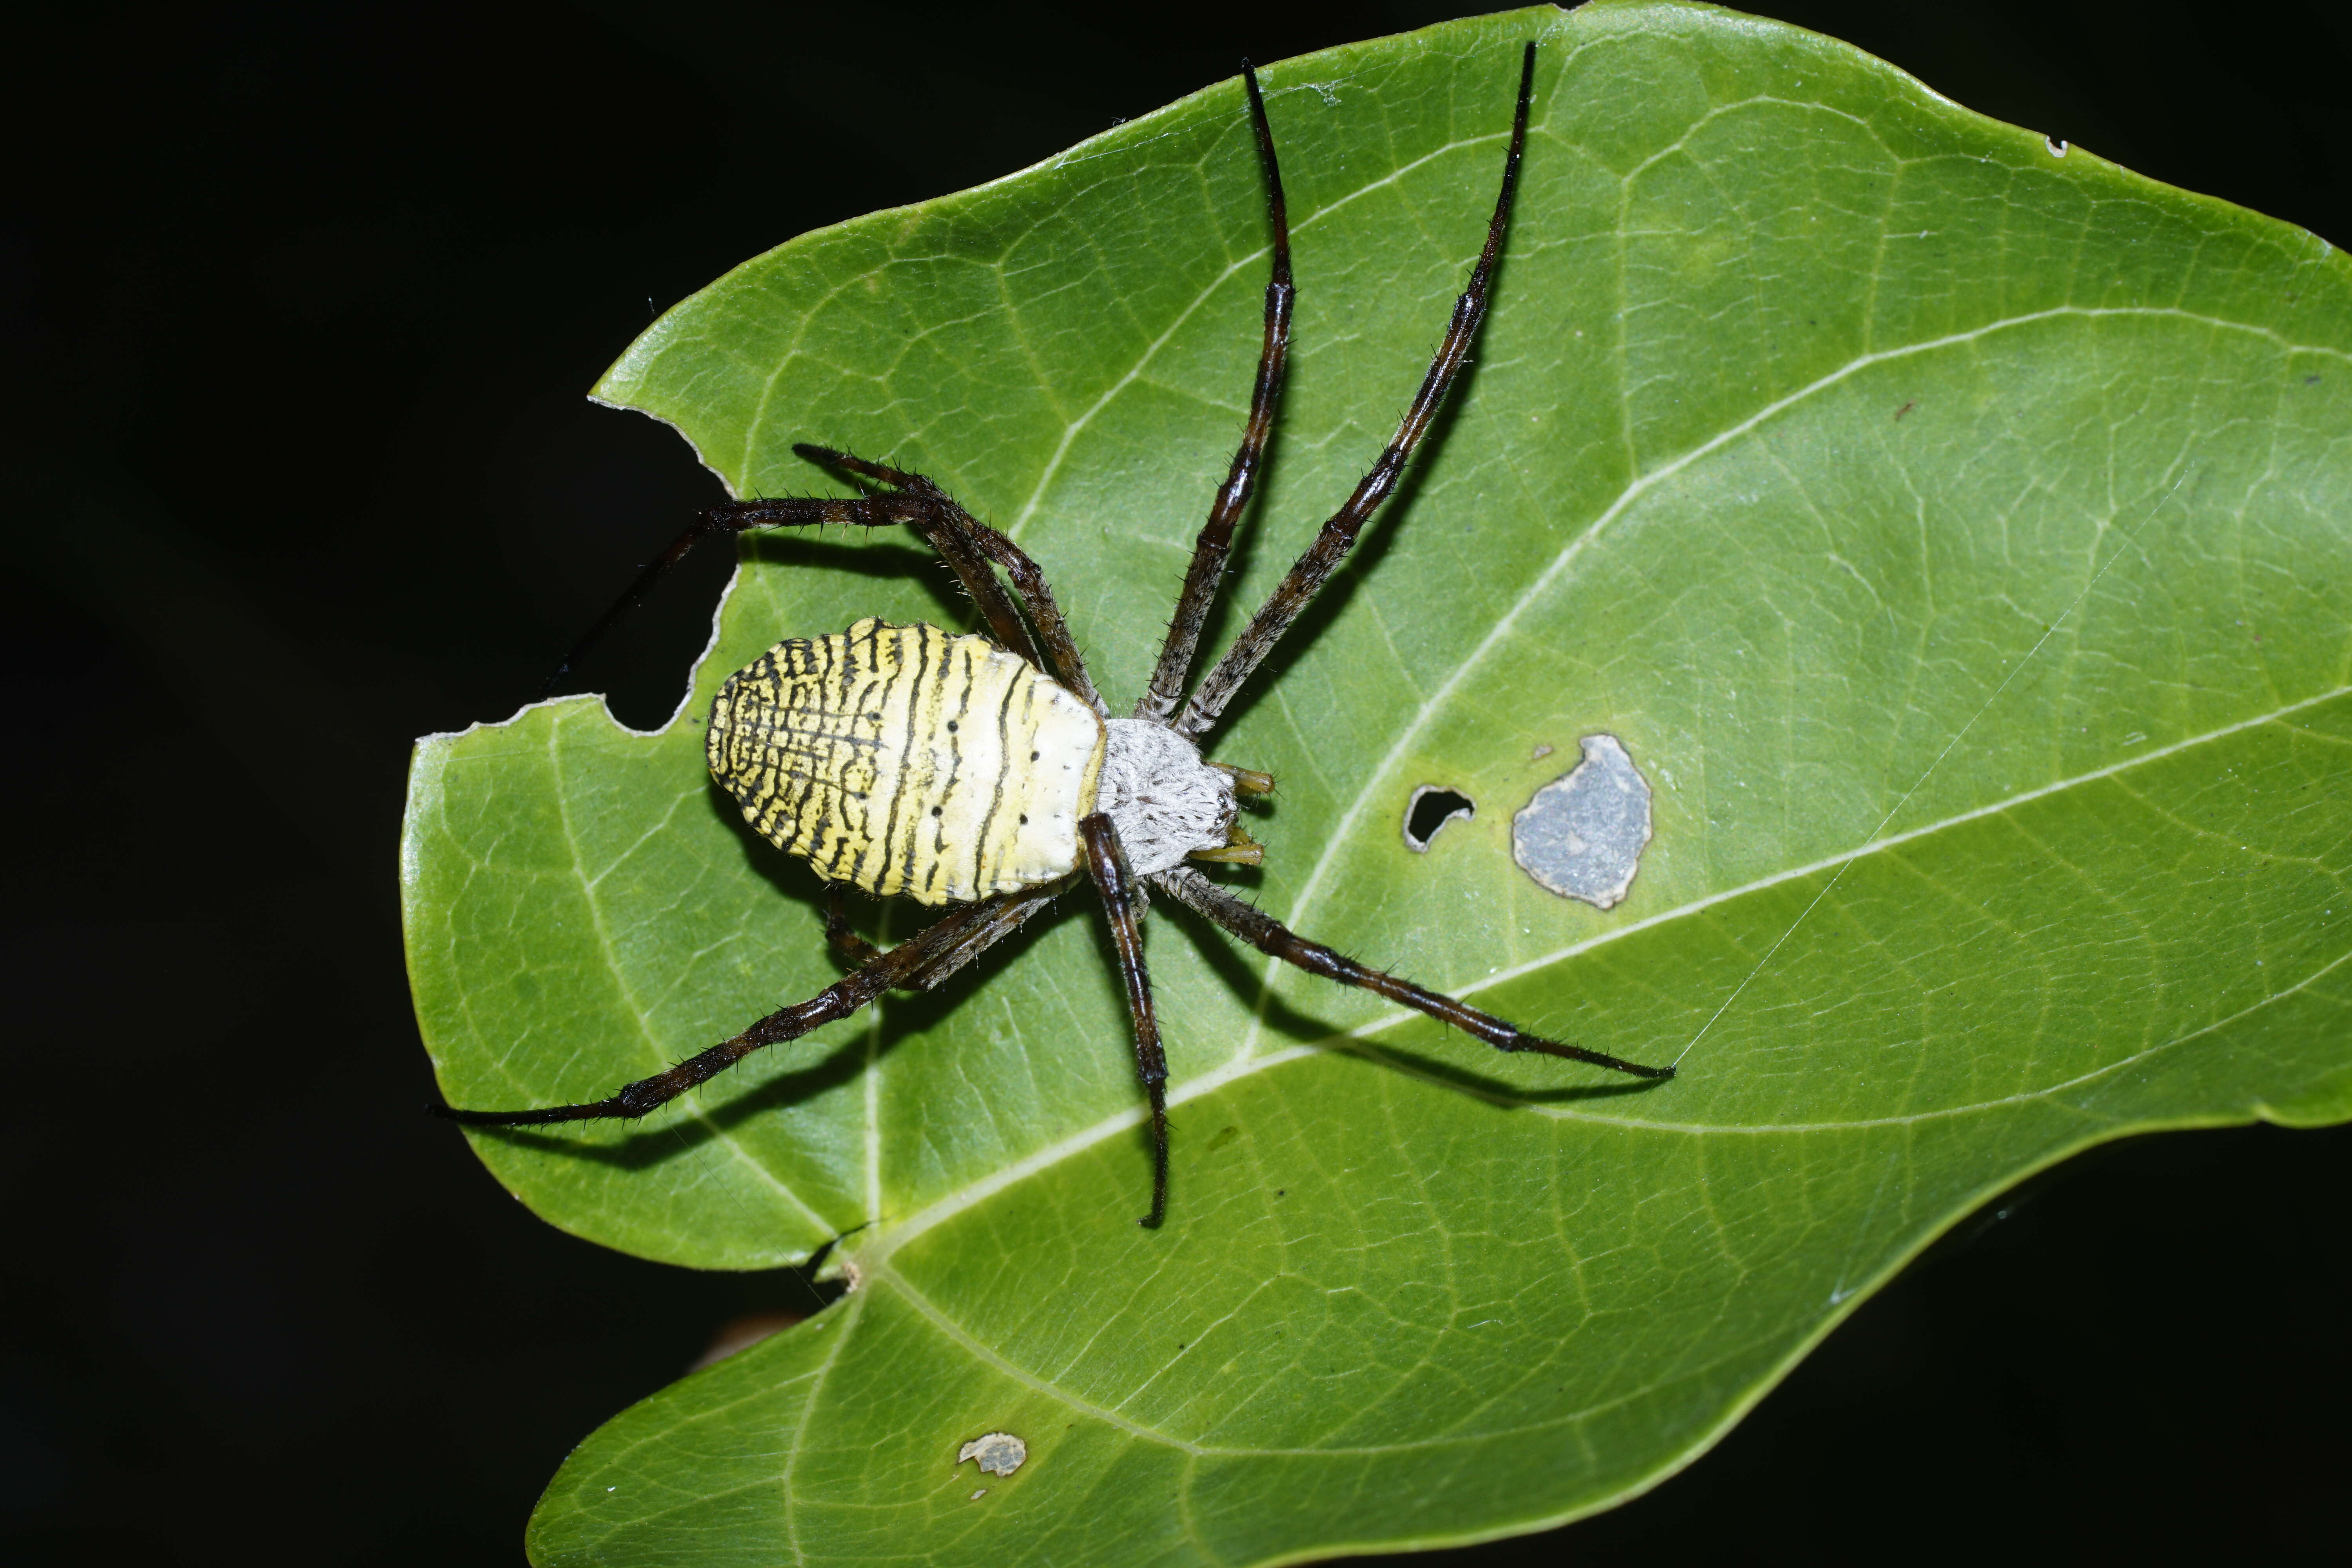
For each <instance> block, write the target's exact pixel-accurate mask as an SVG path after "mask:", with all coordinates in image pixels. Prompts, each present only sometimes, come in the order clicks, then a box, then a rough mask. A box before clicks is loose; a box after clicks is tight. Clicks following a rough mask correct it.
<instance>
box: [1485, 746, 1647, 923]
mask: <svg viewBox="0 0 2352 1568" xmlns="http://www.w3.org/2000/svg"><path fill="white" fill-rule="evenodd" d="M1579 744H1580V746H1581V747H1582V748H1583V752H1584V756H1583V760H1582V761H1580V762H1579V763H1577V764H1576V766H1575V767H1573V768H1571V769H1570V770H1569V771H1568V772H1567V773H1562V774H1561V775H1560V776H1559V777H1558V778H1556V779H1554V780H1552V781H1551V783H1549V784H1546V785H1544V786H1543V788H1541V789H1539V790H1538V791H1536V793H1535V798H1534V799H1532V800H1530V801H1528V804H1527V805H1526V806H1525V807H1524V808H1522V809H1521V810H1520V812H1519V814H1518V815H1517V816H1514V817H1512V818H1511V858H1512V859H1514V860H1516V861H1517V862H1518V863H1519V868H1520V869H1521V870H1523V871H1525V872H1527V874H1528V876H1530V877H1533V878H1534V879H1536V884H1537V885H1538V887H1541V888H1544V889H1548V890H1549V891H1551V892H1555V893H1558V894H1559V896H1560V897H1562V898H1564V899H1581V900H1584V901H1585V902H1586V903H1588V904H1591V906H1592V907H1593V908H1595V909H1598V910H1605V909H1607V908H1609V907H1610V906H1611V905H1612V904H1614V903H1616V902H1617V901H1618V900H1622V898H1624V896H1625V892H1626V889H1629V888H1631V887H1632V886H1633V873H1634V872H1635V871H1636V870H1638V869H1639V868H1640V867H1641V861H1642V851H1643V848H1644V847H1646V846H1647V845H1648V844H1649V842H1650V781H1649V780H1647V779H1645V778H1643V776H1642V773H1641V770H1640V769H1639V768H1636V767H1635V766H1634V765H1633V758H1632V757H1630V756H1628V755H1626V754H1625V748H1624V747H1623V746H1622V745H1620V744H1619V743H1618V741H1617V737H1616V736H1614V735H1587V736H1585V737H1584V738H1583V740H1582V741H1580V742H1579Z"/></svg>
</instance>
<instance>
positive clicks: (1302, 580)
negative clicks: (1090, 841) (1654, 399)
mask: <svg viewBox="0 0 2352 1568" xmlns="http://www.w3.org/2000/svg"><path fill="white" fill-rule="evenodd" d="M1535 79H1536V47H1535V45H1534V44H1533V43H1532V42H1530V43H1529V44H1528V47H1527V53H1526V55H1525V57H1524V58H1522V60H1521V62H1520V66H1519V100H1518V108H1517V110H1516V111H1515V112H1514V114H1513V115H1512V118H1511V150H1510V152H1509V153H1508V154H1507V156H1506V157H1505V158H1504V160H1503V188H1502V191H1501V194H1500V195H1497V196H1496V198H1495V215H1494V216H1493V217H1492V218H1490V219H1488V220H1487V224H1486V248H1485V249H1483V250H1481V251H1480V252H1479V253H1478V265H1477V266H1476V267H1475V268H1472V269H1471V273H1470V286H1469V287H1468V288H1467V289H1464V290H1463V293H1462V297H1461V298H1460V299H1459V300H1455V301H1454V319H1453V321H1451V322H1449V323H1448V324H1447V326H1446V329H1445V341H1444V342H1442V343H1441V344H1439V345H1438V350H1437V357H1436V359H1434V360H1433V361H1432V362H1431V363H1430V366H1429V374H1428V375H1426V376H1425V377H1423V380H1422V384H1421V391H1420V392H1419V393H1417V394H1415V395H1414V396H1413V400H1412V407H1410V408H1408V409H1406V410H1405V416H1404V419H1403V422H1402V424H1400V425H1398V426H1397V433H1396V436H1395V437H1394V438H1393V439H1391V441H1390V442H1389V445H1388V449H1387V450H1386V451H1384V452H1382V453H1381V459H1380V461H1379V462H1377V463H1374V464H1373V465H1372V471H1371V472H1370V473H1368V474H1366V475H1365V476H1364V477H1363V479H1362V481H1361V482H1360V483H1359V484H1358V485H1357V486H1356V493H1355V494H1353V495H1351V496H1349V498H1348V502H1347V504H1346V505H1345V506H1343V507H1341V508H1340V509H1339V510H1338V511H1336V512H1334V513H1333V514H1332V515H1331V520H1330V521H1328V522H1326V523H1325V524H1324V525H1323V530H1322V531H1321V532H1320V533H1318V534H1317V535H1316V538H1315V542H1314V543H1313V544H1311V545H1309V546H1308V547H1307V553H1306V554H1304V555H1301V556H1300V557H1299V558H1298V561H1297V564H1295V565H1293V566H1292V567H1291V569H1290V572H1289V574H1288V575H1286V576H1285V577H1284V578H1283V580H1282V581H1281V583H1280V584H1276V588H1275V590H1274V592H1273V593H1272V594H1271V595H1268V596H1267V598H1266V601H1265V604H1264V605H1261V606H1260V607H1259V609H1258V612H1257V614H1256V615H1255V616H1252V617H1250V623H1249V625H1248V626H1244V628H1243V629H1242V635H1241V636H1240V637H1236V638H1234V646H1233V647H1231V648H1230V649H1228V650H1227V651H1226V654H1225V657H1224V658H1223V659H1222V660H1220V661H1219V662H1218V664H1217V667H1216V668H1214V669H1213V670H1211V671H1210V672H1209V674H1208V677H1207V679H1204V680H1202V682H1201V684H1200V687H1199V688H1198V689H1196V690H1194V691H1193V693H1192V701H1191V702H1190V703H1188V704H1186V706H1185V709H1184V716H1183V717H1182V718H1181V720H1179V721H1177V723H1176V726H1175V728H1176V730H1177V731H1178V732H1179V733H1181V734H1185V735H1194V736H1197V735H1200V734H1202V732H1204V731H1206V730H1207V729H1208V728H1209V726H1211V725H1212V724H1214V723H1215V722H1216V721H1217V717H1218V715H1219V714H1221V713H1223V711H1224V710H1225V704H1226V703H1228V702H1230V701H1232V700H1233V699H1234V693H1235V692H1236V691H1238V690H1240V689H1241V685H1242V683H1243V682H1244V681H1245V680H1247V679H1249V678H1250V675H1251V673H1252V672H1253V671H1255V669H1256V668H1257V667H1258V666H1259V665H1260V664H1262V663H1264V662H1265V657H1266V656H1267V655H1268V654H1270V653H1272V652H1273V651H1274V647H1275V645H1276V643H1278V642H1280V641H1281V640H1282V634H1283V633H1284V632H1286V631H1287V630H1289V629H1290V623H1291V622H1293V621H1295V620H1297V618H1298V615H1299V612H1300V611H1302V610H1304V609H1305V608H1306V607H1307V604H1308V602H1309V601H1310V600H1312V599H1313V598H1314V597H1315V594H1316V590H1318V589H1319V588H1320V587H1322V585H1323V583H1324V580H1325V579H1327V578H1328V577H1329V576H1330V575H1331V574H1332V572H1333V571H1334V570H1335V569H1337V568H1338V566H1339V563H1340V562H1341V561H1342V560H1344V559H1346V557H1347V554H1348V552H1349V549H1350V548H1352V547H1353V546H1354V544H1355V542H1356V536H1357V534H1359V533H1360V532H1361V531H1363V527H1364V523H1365V522H1366V521H1367V520H1369V519H1370V517H1371V515H1372V513H1373V512H1374V511H1375V510H1378V509H1379V507H1380V504H1381V502H1382V501H1384V500H1387V499H1388V497H1389V493H1390V492H1391V490H1393V489H1396V482H1397V479H1398V477H1399V476H1400V475H1402V473H1403V472H1404V465H1405V460H1406V459H1407V458H1411V457H1412V451H1413V448H1414V447H1417V446H1419V445H1420V444H1421V438H1422V437H1423V436H1425V435H1427V434H1428V433H1429V426H1430V424H1431V422H1432V421H1433V420H1434V419H1435V418H1436V417H1437V411H1438V409H1439V408H1440V407H1441V406H1443V405H1444V402H1445V394H1446V392H1447V390H1448V389H1450V388H1451V387H1452V386H1453V384H1454V375H1455V374H1456V373H1458V372H1459V371H1460V370H1461V368H1462V365H1463V363H1464V362H1465V360H1467V359H1468V358H1469V357H1470V347H1471V344H1472V342H1473V341H1474V340H1475V339H1476V337H1477V336H1478V325H1479V323H1480V322H1481V321H1485V320H1486V300H1487V297H1488V294H1489V292H1490V291H1491V289H1493V286H1494V281H1495V268H1496V263H1497V262H1499V261H1500V260H1501V259H1502V255H1503V235H1504V231H1505V230H1506V229H1507V227H1508V226H1509V225H1510V220H1511V195H1512V192H1513V191H1514V190H1515V189H1516V188H1517V184H1518V178H1519V159H1520V156H1521V154H1522V153H1525V152H1526V150H1527V142H1528V100H1529V98H1530V97H1531V96H1532V95H1533V93H1534V91H1535Z"/></svg>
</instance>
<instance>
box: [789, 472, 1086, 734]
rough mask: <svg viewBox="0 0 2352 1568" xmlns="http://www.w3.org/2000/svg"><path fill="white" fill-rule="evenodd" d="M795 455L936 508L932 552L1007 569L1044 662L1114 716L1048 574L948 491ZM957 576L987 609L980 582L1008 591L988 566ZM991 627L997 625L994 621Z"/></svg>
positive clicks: (914, 477)
mask: <svg viewBox="0 0 2352 1568" xmlns="http://www.w3.org/2000/svg"><path fill="white" fill-rule="evenodd" d="M793 451H794V452H796V453H798V454H799V455H800V456H802V457H803V458H807V459H808V460H809V461H811V462H813V463H823V464H824V465H825V466H826V467H828V468H843V469H845V470H847V471H848V472H850V473H853V474H863V475H865V476H866V477H868V478H870V479H880V480H882V481H883V482H884V483H885V484H894V485H898V486H899V487H901V488H900V490H899V494H900V495H901V496H902V497H907V498H915V499H922V500H929V501H930V502H932V503H933V504H934V505H935V506H936V507H937V508H938V510H937V512H936V514H935V516H936V521H927V522H926V524H925V526H926V528H927V529H929V530H930V531H932V541H931V542H932V544H933V546H934V547H935V548H937V549H938V551H939V552H940V554H941V555H944V556H947V558H948V560H949V562H950V564H955V563H957V562H958V560H959V555H958V554H957V553H951V551H953V552H961V553H962V554H964V555H967V556H977V557H978V558H979V559H981V560H982V561H992V562H994V563H996V564H998V565H999V566H1002V567H1003V568H1004V571H1005V574H1006V575H1007V576H1009V577H1011V578H1012V579H1013V591H1014V592H1015V593H1017V594H1019V595H1021V605H1022V608H1024V609H1025V610H1027V611H1028V612H1029V620H1030V624H1031V625H1033V626H1035V627H1036V628H1037V635H1038V637H1041V638H1042V639H1044V641H1045V657H1046V658H1047V659H1048V660H1050V661H1051V662H1052V665H1053V673H1054V676H1055V679H1058V680H1059V681H1061V683H1062V684H1063V685H1065V686H1066V687H1068V688H1069V689H1071V690H1073V691H1075V692H1076V693H1077V694H1078V695H1079V696H1080V697H1083V698H1085V699H1086V700H1087V703H1088V704H1089V705H1090V706H1091V707H1092V708H1093V709H1094V710H1095V711H1096V712H1097V713H1099V714H1101V715H1103V716H1104V717H1105V718H1108V717H1109V715H1110V710H1108V708H1105V707H1104V706H1103V700H1102V695H1101V693H1099V692H1097V690H1096V689H1095V683H1094V679H1093V678H1092V677H1091V676H1089V675H1087V664H1086V660H1084V659H1083V658H1079V657H1078V645H1077V644H1076V642H1075V641H1073V640H1072V639H1071V637H1070V627H1069V624H1068V623H1067V622H1066V621H1065V620H1063V619H1062V607H1061V605H1059V604H1057V603H1055V599H1054V590H1053V589H1052V588H1051V587H1050V586H1048V585H1047V584H1046V582H1045V572H1044V571H1043V570H1042V569H1041V568H1040V567H1039V566H1038V564H1037V563H1035V562H1034V561H1032V560H1031V559H1030V558H1029V556H1028V554H1027V552H1024V550H1023V549H1022V548H1021V547H1020V546H1019V545H1017V544H1015V543H1013V541H1011V540H1010V539H1007V538H1006V537H1005V536H1004V535H1003V534H1001V533H999V532H997V531H996V530H994V529H992V528H991V527H989V526H988V524H986V523H984V522H982V521H980V520H979V519H978V518H976V517H974V516H972V515H971V513H970V512H968V511H966V510H964V509H963V508H962V507H961V506H959V505H957V504H956V502H955V501H954V500H952V499H951V498H950V496H949V495H948V493H947V492H946V491H945V490H943V489H940V487H939V486H937V485H935V484H933V483H932V482H931V481H930V480H929V479H925V478H924V477H923V476H922V475H920V474H912V473H906V472H903V471H901V470H899V469H898V468H886V467H884V466H883V465H882V464H880V463H870V462H867V461H866V459H864V458H853V457H851V456H850V455H849V454H848V453H846V452H836V451H835V450H833V448H831V447H813V446H810V445H809V444H808V443H806V442H801V443H798V444H796V445H795V446H794V447H793ZM956 570H957V572H958V574H959V575H961V576H962V577H963V578H964V586H965V587H967V588H969V589H971V594H972V597H973V598H974V599H979V600H982V608H983V609H985V608H986V600H985V599H984V598H983V596H982V590H981V589H980V588H979V587H977V586H975V585H974V581H973V579H974V578H975V577H979V578H982V579H985V581H986V583H987V592H989V593H991V594H994V595H998V596H1000V597H1001V596H1002V595H1003V589H1002V588H999V587H998V586H997V584H996V579H995V578H994V577H992V576H990V575H989V574H988V569H987V567H986V566H984V565H983V566H980V567H979V568H978V569H977V571H976V572H966V571H965V569H964V568H963V567H962V566H961V564H957V565H956ZM991 624H993V618H992V622H991ZM1006 646H1008V647H1013V651H1014V652H1016V653H1021V654H1022V657H1023V658H1027V659H1028V660H1029V662H1030V663H1031V664H1033V665H1036V666H1037V668H1040V669H1043V668H1045V665H1044V664H1040V663H1038V660H1037V657H1036V655H1035V654H1034V652H1024V651H1023V649H1024V647H1026V639H1025V638H1024V642H1023V644H1021V645H1017V646H1016V645H1013V644H1007V645H1006Z"/></svg>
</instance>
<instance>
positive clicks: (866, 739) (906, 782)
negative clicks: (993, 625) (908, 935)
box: [708, 620, 1103, 904]
mask: <svg viewBox="0 0 2352 1568" xmlns="http://www.w3.org/2000/svg"><path fill="white" fill-rule="evenodd" d="M708 750H709V758H710V773H711V776H712V777H714V778H716V779H717V780H718V781H719V783H720V784H724V785H725V786H726V787H727V791H728V793H729V794H730V795H733V796H734V797H735V800H736V803H737V804H738V805H740V806H741V807H742V808H743V817H744V820H745V821H747V822H749V823H751V826H753V827H754V828H756V829H757V830H758V831H759V833H760V835H761V837H764V838H766V839H767V840H768V841H769V842H770V843H772V844H774V845H776V846H777V847H780V848H782V849H786V850H789V851H790V852H792V853H793V854H794V855H798V856H800V857H802V858H803V859H805V860H807V861H808V862H809V863H810V864H811V865H812V866H814V867H815V868H816V869H817V874H818V875H820V876H822V877H824V878H825V879H828V880H831V881H836V882H851V883H855V884H856V886H858V887H860V888H863V889H866V891H867V892H869V893H877V894H890V893H904V894H906V895H907V896H908V898H910V899H914V900H918V901H919V902H921V903H926V904H943V903H947V902H949V901H950V900H973V899H982V898H986V897H988V896H989V895H990V894H992V893H1005V892H1011V891H1013V889H1017V888H1027V887H1034V886H1035V885H1036V884H1038V883H1040V882H1047V881H1051V880H1053V879H1055V878H1056V877H1059V876H1062V875H1064V874H1066V872H1068V871H1070V870H1071V869H1073V868H1075V867H1076V866H1077V865H1078V864H1079V861H1080V859H1081V853H1080V849H1079V846H1078V818H1079V817H1081V816H1085V815H1086V814H1087V812H1088V811H1091V810H1092V809H1093V808H1094V797H1095V781H1096V777H1097V774H1098V773H1100V772H1101V769H1102V755H1103V726H1102V721H1101V720H1100V719H1098V718H1097V717H1096V716H1095V712H1094V710H1092V709H1090V708H1088V707H1087V704H1086V703H1085V702H1084V701H1083V700H1081V699H1079V698H1078V697H1076V696H1075V695H1074V694H1072V693H1071V692H1070V691H1069V690H1068V689H1066V688H1065V687H1063V686H1062V685H1061V684H1060V683H1058V682H1057V681H1055V680H1053V679H1050V678H1049V677H1047V676H1045V675H1043V674H1040V673H1039V672H1038V671H1036V670H1035V669H1033V668H1030V667H1029V665H1028V664H1027V663H1026V662H1025V661H1024V660H1022V659H1020V658H1016V657H1014V656H1013V655H1012V654H1009V653H1006V652H1005V651H1004V650H1003V648H1000V647H997V646H996V645H995V644H994V643H992V642H990V641H989V640H988V639H987V638H986V637H950V636H949V635H948V634H947V633H945V632H943V631H940V629H939V628H938V627H936V626H886V625H885V624H883V623H882V622H880V621H877V620H863V621H859V622H858V623H857V624H856V626H851V627H850V628H849V630H848V631H847V632H845V633H844V634H843V635H841V636H839V637H807V638H802V637H793V638H791V639H789V640H787V641H784V642H780V643H778V644H777V645H776V646H775V647H772V648H770V649H769V650H768V651H767V652H766V653H764V654H761V656H760V657H759V658H757V659H756V660H754V661H753V662H752V663H751V664H749V665H746V666H745V667H744V668H741V669H739V670H737V671H736V672H735V673H734V674H733V675H732V676H730V677H729V678H728V681H727V684H726V685H724V686H722V687H720V688H719V695H718V697H717V698H716V699H714V700H712V702H711V704H710V735H709V744H708Z"/></svg>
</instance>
